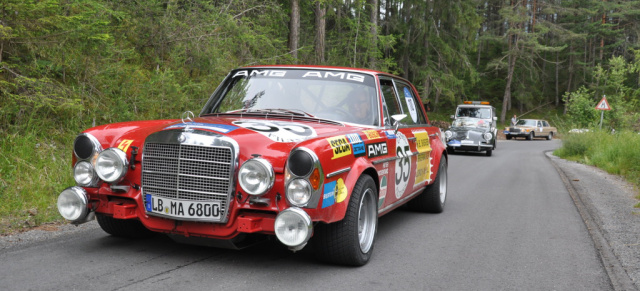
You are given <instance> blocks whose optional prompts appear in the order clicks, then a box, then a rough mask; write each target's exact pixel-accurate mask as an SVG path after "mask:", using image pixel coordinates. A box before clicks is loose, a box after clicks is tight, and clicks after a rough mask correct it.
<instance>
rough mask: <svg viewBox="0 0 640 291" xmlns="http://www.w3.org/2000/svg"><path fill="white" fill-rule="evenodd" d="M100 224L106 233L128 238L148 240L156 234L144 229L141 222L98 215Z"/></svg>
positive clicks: (97, 218)
mask: <svg viewBox="0 0 640 291" xmlns="http://www.w3.org/2000/svg"><path fill="white" fill-rule="evenodd" d="M96 220H97V221H98V224H99V225H100V227H101V228H102V230H104V231H105V232H106V233H108V234H110V235H113V236H117V237H126V238H146V237H151V236H153V235H154V234H155V233H154V232H152V231H150V230H149V229H147V228H146V227H144V225H142V223H141V222H140V221H139V220H135V219H115V218H113V217H111V216H106V215H104V214H100V213H96Z"/></svg>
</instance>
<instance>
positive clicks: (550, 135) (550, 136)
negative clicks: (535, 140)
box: [547, 132, 553, 140]
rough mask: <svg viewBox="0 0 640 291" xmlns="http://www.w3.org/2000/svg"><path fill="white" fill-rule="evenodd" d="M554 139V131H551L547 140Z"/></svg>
mask: <svg viewBox="0 0 640 291" xmlns="http://www.w3.org/2000/svg"><path fill="white" fill-rule="evenodd" d="M552 139H553V132H549V135H547V140H552Z"/></svg>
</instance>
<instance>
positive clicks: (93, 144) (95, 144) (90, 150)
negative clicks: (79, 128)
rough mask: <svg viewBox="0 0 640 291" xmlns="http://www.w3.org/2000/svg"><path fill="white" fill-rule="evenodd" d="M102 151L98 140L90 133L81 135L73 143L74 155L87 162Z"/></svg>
mask: <svg viewBox="0 0 640 291" xmlns="http://www.w3.org/2000/svg"><path fill="white" fill-rule="evenodd" d="M100 151H102V146H101V145H100V142H99V141H98V139H97V138H95V137H94V136H93V135H91V134H88V133H81V134H80V135H78V136H77V137H76V140H75V141H74V142H73V153H74V154H75V155H76V157H78V159H81V160H87V159H89V158H91V157H92V156H93V155H94V154H97V153H99V152H100Z"/></svg>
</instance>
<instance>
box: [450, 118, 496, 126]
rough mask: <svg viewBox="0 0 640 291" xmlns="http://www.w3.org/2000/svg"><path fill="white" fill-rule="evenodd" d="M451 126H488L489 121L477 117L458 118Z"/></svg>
mask: <svg viewBox="0 0 640 291" xmlns="http://www.w3.org/2000/svg"><path fill="white" fill-rule="evenodd" d="M451 127H489V123H488V122H486V121H484V120H482V119H479V118H465V117H463V118H458V119H456V120H454V121H453V124H451Z"/></svg>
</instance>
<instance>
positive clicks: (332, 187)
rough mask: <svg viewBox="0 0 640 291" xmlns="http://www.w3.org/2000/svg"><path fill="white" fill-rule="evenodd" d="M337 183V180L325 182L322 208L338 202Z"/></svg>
mask: <svg viewBox="0 0 640 291" xmlns="http://www.w3.org/2000/svg"><path fill="white" fill-rule="evenodd" d="M336 184H337V181H332V182H329V183H326V184H324V190H323V191H322V208H327V207H329V206H331V205H333V204H335V203H336V196H335V192H336Z"/></svg>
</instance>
